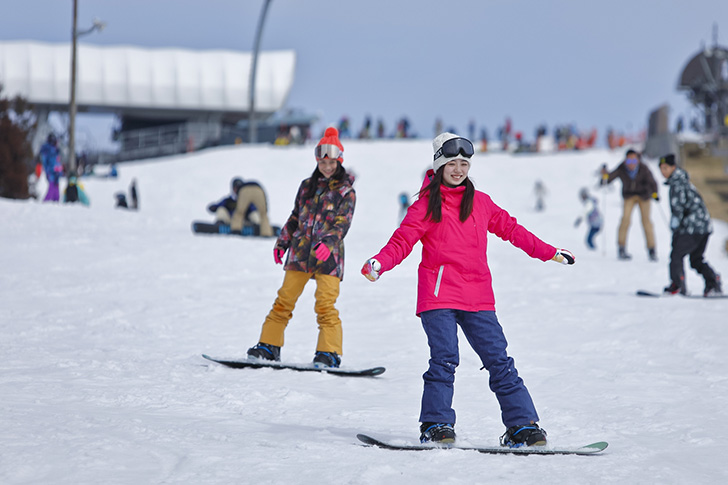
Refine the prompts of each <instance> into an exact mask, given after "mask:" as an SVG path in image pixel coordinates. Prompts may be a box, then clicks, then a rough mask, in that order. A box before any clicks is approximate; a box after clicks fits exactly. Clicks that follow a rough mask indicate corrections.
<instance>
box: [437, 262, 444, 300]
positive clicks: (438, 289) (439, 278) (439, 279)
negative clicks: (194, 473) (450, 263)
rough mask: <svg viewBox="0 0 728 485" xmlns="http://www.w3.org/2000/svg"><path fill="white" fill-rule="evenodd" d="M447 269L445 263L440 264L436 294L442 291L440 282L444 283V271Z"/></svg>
mask: <svg viewBox="0 0 728 485" xmlns="http://www.w3.org/2000/svg"><path fill="white" fill-rule="evenodd" d="M444 270H445V265H442V266H440V271H438V272H437V283H435V296H437V294H438V293H440V283H442V272H443V271H444Z"/></svg>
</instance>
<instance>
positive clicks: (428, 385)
mask: <svg viewBox="0 0 728 485" xmlns="http://www.w3.org/2000/svg"><path fill="white" fill-rule="evenodd" d="M420 317H421V319H422V326H423V327H424V329H425V333H426V334H427V343H428V344H429V346H430V368H429V369H428V370H427V372H425V373H424V374H423V376H422V378H423V379H424V381H425V386H424V391H423V392H422V408H421V411H420V422H422V423H428V422H429V423H449V424H455V411H454V410H453V409H452V398H453V391H454V386H453V384H454V382H455V368H456V367H457V366H458V364H459V362H460V357H459V354H458V334H457V326H458V324H460V327H461V328H462V329H463V333H464V334H465V338H467V340H468V342H469V343H470V346H471V347H472V348H473V350H475V352H476V353H477V354H478V356H479V357H480V360H481V361H482V362H483V365H484V366H485V368H486V369H487V370H488V372H489V373H490V389H491V391H493V392H494V393H495V395H496V398H497V399H498V402H499V403H500V408H501V418H502V420H503V424H505V426H506V428H510V427H511V426H516V425H522V424H529V423H530V422H531V421H533V422H536V421H538V414H537V413H536V408H535V407H534V405H533V400H532V399H531V395H530V394H529V393H528V389H526V386H525V385H524V384H523V379H521V378H520V377H518V371H517V370H516V367H515V365H514V362H513V359H512V358H511V357H509V356H508V354H507V353H506V347H507V345H508V343H507V342H506V337H505V335H503V328H502V327H501V326H500V323H498V319H497V318H496V316H495V312H494V311H482V312H466V311H462V310H430V311H426V312H422V313H421V314H420Z"/></svg>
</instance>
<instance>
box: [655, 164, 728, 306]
mask: <svg viewBox="0 0 728 485" xmlns="http://www.w3.org/2000/svg"><path fill="white" fill-rule="evenodd" d="M660 173H662V176H663V177H665V180H666V182H665V185H668V186H669V187H670V210H671V212H672V217H671V218H670V229H672V252H671V253H670V285H669V286H668V287H667V288H665V293H670V294H673V295H674V294H676V293H682V294H683V295H684V294H686V293H687V287H686V285H685V269H684V266H683V258H685V256H688V255H690V267H691V268H693V269H694V270H695V271H697V272H698V273H700V275H702V277H703V278H704V279H705V289H704V290H703V296H706V297H709V296H717V295H721V294H722V293H723V291H722V288H721V284H720V275H718V274H716V272H715V271H714V270H713V268H711V267H710V265H709V264H708V262H707V261H705V259H704V254H705V248H706V247H707V246H708V238H710V234H711V233H712V232H713V225H712V223H711V220H710V214H709V213H708V209H707V208H706V207H705V203H704V202H703V198H702V197H701V196H700V194H699V193H698V191H697V190H696V189H695V187H694V186H693V184H691V183H690V177H689V176H688V173H687V172H686V171H685V170H683V169H682V168H680V167H678V166H677V165H676V164H675V155H673V154H669V155H665V156H664V157H661V158H660Z"/></svg>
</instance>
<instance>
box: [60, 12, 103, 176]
mask: <svg viewBox="0 0 728 485" xmlns="http://www.w3.org/2000/svg"><path fill="white" fill-rule="evenodd" d="M77 25H78V0H73V30H71V101H70V104H69V106H68V118H69V120H68V151H69V153H68V166H69V170H70V171H71V172H72V173H75V172H76V42H77V41H78V38H79V37H81V36H82V35H86V34H90V33H91V32H93V31H94V30H98V31H99V32H101V31H102V30H104V27H106V24H105V23H104V22H102V21H100V20H98V19H94V23H93V25H92V26H91V28H89V29H86V30H82V31H80V32H79V31H78V27H77Z"/></svg>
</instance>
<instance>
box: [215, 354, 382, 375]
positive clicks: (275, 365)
mask: <svg viewBox="0 0 728 485" xmlns="http://www.w3.org/2000/svg"><path fill="white" fill-rule="evenodd" d="M202 357H204V358H205V359H207V360H210V361H212V362H217V363H218V364H222V365H224V366H227V367H232V368H233V369H276V370H283V369H288V370H295V371H299V372H325V373H326V374H333V375H335V376H348V377H374V376H378V375H381V374H384V371H385V370H386V369H385V368H384V367H371V368H368V369H346V368H343V369H342V368H340V367H314V365H313V364H285V363H282V362H273V361H264V360H249V359H241V360H232V359H216V358H214V357H210V356H209V355H205V354H202Z"/></svg>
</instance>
